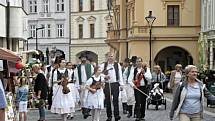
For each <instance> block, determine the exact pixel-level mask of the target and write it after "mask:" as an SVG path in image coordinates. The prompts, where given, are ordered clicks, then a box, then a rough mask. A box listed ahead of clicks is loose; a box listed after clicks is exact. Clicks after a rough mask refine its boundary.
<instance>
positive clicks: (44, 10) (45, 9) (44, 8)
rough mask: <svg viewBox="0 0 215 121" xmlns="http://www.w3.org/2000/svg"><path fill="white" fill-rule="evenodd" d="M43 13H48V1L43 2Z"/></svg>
mask: <svg viewBox="0 0 215 121" xmlns="http://www.w3.org/2000/svg"><path fill="white" fill-rule="evenodd" d="M43 12H44V13H48V12H49V0H43Z"/></svg>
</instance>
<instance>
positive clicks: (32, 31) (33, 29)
mask: <svg viewBox="0 0 215 121" xmlns="http://www.w3.org/2000/svg"><path fill="white" fill-rule="evenodd" d="M30 37H36V25H30Z"/></svg>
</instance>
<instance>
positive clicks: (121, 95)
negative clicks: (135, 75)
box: [119, 58, 130, 114]
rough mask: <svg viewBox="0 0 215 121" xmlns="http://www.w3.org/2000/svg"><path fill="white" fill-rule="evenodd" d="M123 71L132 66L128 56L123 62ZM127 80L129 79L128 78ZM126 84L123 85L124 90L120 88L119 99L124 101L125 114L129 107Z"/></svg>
mask: <svg viewBox="0 0 215 121" xmlns="http://www.w3.org/2000/svg"><path fill="white" fill-rule="evenodd" d="M121 66H122V73H124V71H125V69H126V68H127V67H128V66H130V59H129V58H126V59H125V60H124V62H123V63H122V65H121ZM126 80H127V79H126ZM123 81H124V82H125V79H124V78H123ZM126 86H127V84H125V85H124V86H123V90H120V92H119V99H120V102H122V110H123V114H127V109H128V105H127V98H128V97H127V94H126Z"/></svg>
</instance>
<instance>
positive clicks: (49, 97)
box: [48, 89, 53, 110]
mask: <svg viewBox="0 0 215 121" xmlns="http://www.w3.org/2000/svg"><path fill="white" fill-rule="evenodd" d="M52 95H53V90H52V89H49V90H48V105H49V106H48V110H50V109H51V106H52Z"/></svg>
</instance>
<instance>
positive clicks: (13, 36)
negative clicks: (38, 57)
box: [0, 0, 27, 52]
mask: <svg viewBox="0 0 215 121" xmlns="http://www.w3.org/2000/svg"><path fill="white" fill-rule="evenodd" d="M23 5H24V4H23V1H22V0H0V18H1V19H0V26H1V29H0V47H3V48H7V49H10V50H12V51H14V52H19V51H22V50H23V49H24V43H25V40H26V38H27V13H26V11H25V10H24V9H23ZM8 8H9V9H8Z"/></svg>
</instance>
